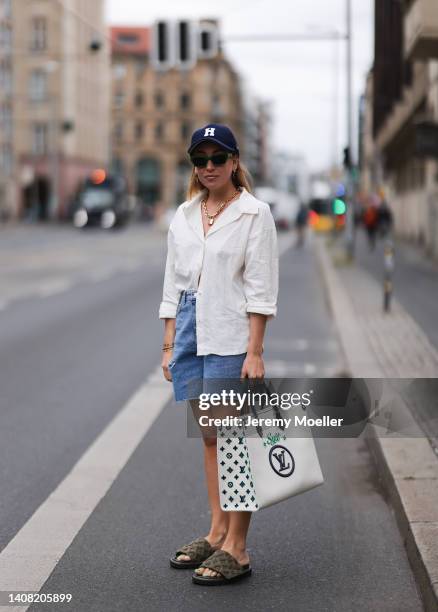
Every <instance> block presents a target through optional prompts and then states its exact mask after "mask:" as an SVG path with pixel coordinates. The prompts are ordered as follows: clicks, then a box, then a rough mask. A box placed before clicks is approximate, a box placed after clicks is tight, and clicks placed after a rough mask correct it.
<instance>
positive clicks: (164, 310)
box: [158, 226, 179, 319]
mask: <svg viewBox="0 0 438 612" xmlns="http://www.w3.org/2000/svg"><path fill="white" fill-rule="evenodd" d="M178 298H179V293H178V291H177V289H176V287H175V243H174V237H173V232H172V226H170V228H169V231H168V234H167V258H166V269H165V272H164V283H163V299H162V302H161V304H160V308H159V314H158V317H159V318H160V319H175V318H176V311H177V306H178Z"/></svg>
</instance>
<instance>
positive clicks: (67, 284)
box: [36, 278, 73, 297]
mask: <svg viewBox="0 0 438 612" xmlns="http://www.w3.org/2000/svg"><path fill="white" fill-rule="evenodd" d="M72 286H73V283H72V282H71V281H70V280H69V279H68V278H55V279H53V280H48V281H45V282H44V283H43V284H42V285H41V286H40V287H38V289H37V290H36V294H37V295H38V296H39V297H50V296H51V295H56V294H57V293H63V292H64V291H67V289H70V288H71V287H72Z"/></svg>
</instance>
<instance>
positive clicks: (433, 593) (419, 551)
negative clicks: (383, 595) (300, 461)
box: [314, 237, 438, 612]
mask: <svg viewBox="0 0 438 612" xmlns="http://www.w3.org/2000/svg"><path fill="white" fill-rule="evenodd" d="M324 240H325V238H324V237H315V240H314V248H315V253H316V258H317V262H318V267H319V269H320V273H321V276H322V279H323V286H324V290H325V293H326V297H327V302H328V303H329V305H330V310H331V313H332V317H333V320H334V323H335V327H336V329H337V333H338V337H339V340H340V345H341V347H342V350H343V352H344V355H345V360H346V363H347V364H348V365H349V368H350V371H351V376H353V377H360V378H384V372H383V371H382V369H381V368H380V367H379V364H378V362H377V359H376V357H375V355H374V353H373V350H372V348H371V346H370V344H369V342H368V340H367V337H366V334H365V332H364V330H362V329H360V326H359V324H358V322H357V318H356V316H355V312H354V308H353V304H352V302H351V300H350V298H349V295H348V293H347V290H346V289H345V288H344V286H343V284H342V281H341V279H340V278H339V275H338V274H337V272H336V270H335V267H334V265H333V263H332V260H331V255H330V253H329V251H328V249H327V248H326V246H325V243H324ZM399 410H400V411H403V418H404V419H406V420H407V421H408V422H409V423H410V427H409V430H411V427H412V430H414V431H415V430H418V432H419V436H418V437H415V438H381V437H379V435H378V431H377V429H376V427H375V426H374V425H372V424H369V426H368V427H367V428H366V431H367V433H368V432H369V435H367V436H366V437H365V440H366V443H367V445H368V448H369V450H370V452H371V454H372V456H373V459H374V461H375V464H376V466H377V468H378V470H379V474H380V477H381V480H382V484H383V486H384V488H385V490H386V492H387V494H388V497H389V500H390V502H391V505H392V507H393V509H394V512H395V517H396V521H397V525H398V528H399V530H400V533H401V535H402V537H403V541H404V545H405V547H406V552H407V555H408V559H409V562H410V564H411V567H412V570H413V573H414V576H415V579H416V582H417V586H418V588H419V591H420V593H421V596H422V599H423V604H424V608H425V610H426V612H438V458H437V457H436V455H435V453H434V452H433V450H432V448H431V446H430V444H429V442H428V440H427V439H426V438H425V437H424V434H422V433H421V430H420V429H419V427H418V425H417V423H416V421H415V420H414V418H413V417H412V415H411V413H410V412H409V410H408V408H407V407H406V406H403V405H402V406H399Z"/></svg>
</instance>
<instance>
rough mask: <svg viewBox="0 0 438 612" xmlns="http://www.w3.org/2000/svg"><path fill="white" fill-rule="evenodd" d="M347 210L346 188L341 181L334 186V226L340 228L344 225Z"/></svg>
mask: <svg viewBox="0 0 438 612" xmlns="http://www.w3.org/2000/svg"><path fill="white" fill-rule="evenodd" d="M346 212H347V203H346V189H345V185H344V184H343V183H339V184H338V185H337V186H336V194H335V197H334V198H333V200H332V213H333V215H334V217H335V220H334V221H335V228H336V229H341V228H342V227H343V226H344V225H345V215H346Z"/></svg>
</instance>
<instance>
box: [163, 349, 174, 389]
mask: <svg viewBox="0 0 438 612" xmlns="http://www.w3.org/2000/svg"><path fill="white" fill-rule="evenodd" d="M172 355H173V351H163V357H162V359H161V367H162V368H163V374H164V378H165V379H166V380H168V381H169V382H172V374H171V373H170V370H169V363H170V362H171V361H172Z"/></svg>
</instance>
